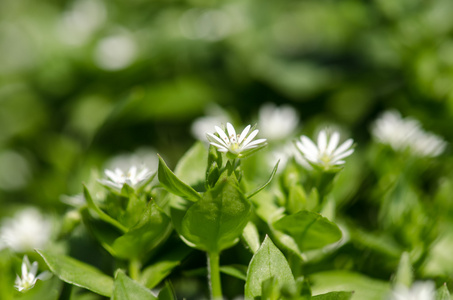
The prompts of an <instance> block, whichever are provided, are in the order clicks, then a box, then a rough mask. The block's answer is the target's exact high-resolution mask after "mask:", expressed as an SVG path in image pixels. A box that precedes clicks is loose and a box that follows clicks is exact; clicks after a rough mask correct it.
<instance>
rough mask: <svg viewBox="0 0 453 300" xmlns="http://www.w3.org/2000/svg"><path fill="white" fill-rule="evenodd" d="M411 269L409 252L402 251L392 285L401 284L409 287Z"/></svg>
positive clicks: (410, 283)
mask: <svg viewBox="0 0 453 300" xmlns="http://www.w3.org/2000/svg"><path fill="white" fill-rule="evenodd" d="M412 273H413V271H412V265H411V259H410V257H409V253H407V252H403V254H402V255H401V259H400V262H399V264H398V269H397V270H396V274H395V277H394V278H393V284H394V285H402V286H405V287H407V288H409V287H410V286H411V285H412V281H413V274H412Z"/></svg>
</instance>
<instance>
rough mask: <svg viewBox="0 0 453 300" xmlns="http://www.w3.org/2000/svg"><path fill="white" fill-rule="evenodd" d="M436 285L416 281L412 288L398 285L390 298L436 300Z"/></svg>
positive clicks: (398, 299)
mask: <svg viewBox="0 0 453 300" xmlns="http://www.w3.org/2000/svg"><path fill="white" fill-rule="evenodd" d="M435 295H436V291H435V285H434V282H432V281H416V282H414V284H412V286H411V287H410V288H408V287H406V286H403V285H398V286H396V287H395V288H394V289H393V290H392V292H391V294H390V297H389V300H434V299H435Z"/></svg>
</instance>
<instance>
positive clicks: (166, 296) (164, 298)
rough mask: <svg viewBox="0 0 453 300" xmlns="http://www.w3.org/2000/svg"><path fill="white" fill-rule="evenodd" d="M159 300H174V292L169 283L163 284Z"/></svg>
mask: <svg viewBox="0 0 453 300" xmlns="http://www.w3.org/2000/svg"><path fill="white" fill-rule="evenodd" d="M157 298H158V299H159V300H176V294H175V290H174V288H173V285H172V284H171V283H170V281H167V282H165V286H164V287H163V288H162V289H161V290H160V292H159V296H158V297H157Z"/></svg>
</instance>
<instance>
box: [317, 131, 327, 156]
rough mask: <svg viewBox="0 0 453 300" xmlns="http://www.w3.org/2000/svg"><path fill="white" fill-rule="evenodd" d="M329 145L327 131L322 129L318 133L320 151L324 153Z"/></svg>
mask: <svg viewBox="0 0 453 300" xmlns="http://www.w3.org/2000/svg"><path fill="white" fill-rule="evenodd" d="M326 147H327V133H326V131H325V130H321V131H320V132H319V134H318V148H319V152H320V153H323V152H324V151H325V150H326Z"/></svg>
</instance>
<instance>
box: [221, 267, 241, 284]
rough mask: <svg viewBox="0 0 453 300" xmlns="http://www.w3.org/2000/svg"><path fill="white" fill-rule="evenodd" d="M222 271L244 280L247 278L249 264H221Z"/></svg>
mask: <svg viewBox="0 0 453 300" xmlns="http://www.w3.org/2000/svg"><path fill="white" fill-rule="evenodd" d="M220 272H222V273H224V274H227V275H230V276H233V277H236V278H238V279H241V280H244V281H245V279H246V278H247V266H243V265H231V266H221V267H220Z"/></svg>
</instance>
